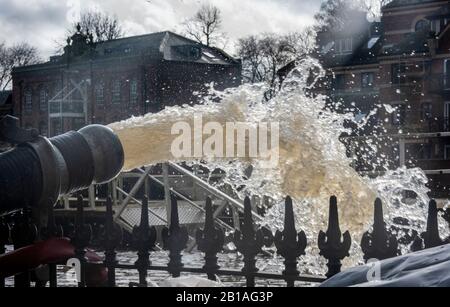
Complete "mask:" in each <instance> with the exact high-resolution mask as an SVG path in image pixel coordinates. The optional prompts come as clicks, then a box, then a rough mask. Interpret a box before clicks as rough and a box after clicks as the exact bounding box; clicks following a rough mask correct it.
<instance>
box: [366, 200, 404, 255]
mask: <svg viewBox="0 0 450 307" xmlns="http://www.w3.org/2000/svg"><path fill="white" fill-rule="evenodd" d="M361 249H362V251H363V253H364V260H366V261H369V260H370V259H377V260H385V259H389V258H393V257H396V256H397V255H398V241H397V238H396V237H395V236H394V235H393V234H392V233H390V232H389V231H388V230H387V229H386V224H385V222H384V216H383V203H382V202H381V199H379V198H377V200H376V201H375V206H374V223H373V230H372V232H366V233H364V235H363V237H362V240H361Z"/></svg>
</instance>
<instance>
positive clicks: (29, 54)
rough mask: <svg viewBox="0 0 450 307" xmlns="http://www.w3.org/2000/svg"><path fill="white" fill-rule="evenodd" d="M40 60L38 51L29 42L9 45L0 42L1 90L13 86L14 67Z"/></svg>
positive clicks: (35, 62)
mask: <svg viewBox="0 0 450 307" xmlns="http://www.w3.org/2000/svg"><path fill="white" fill-rule="evenodd" d="M39 62H40V58H39V56H38V51H37V49H36V48H35V47H32V46H30V45H28V44H27V43H20V44H16V45H13V46H12V47H7V46H6V45H5V43H0V90H2V91H4V90H6V89H8V88H10V86H11V81H12V75H11V73H12V70H13V68H14V67H20V66H25V65H32V64H37V63H39Z"/></svg>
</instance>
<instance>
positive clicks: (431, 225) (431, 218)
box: [411, 200, 448, 251]
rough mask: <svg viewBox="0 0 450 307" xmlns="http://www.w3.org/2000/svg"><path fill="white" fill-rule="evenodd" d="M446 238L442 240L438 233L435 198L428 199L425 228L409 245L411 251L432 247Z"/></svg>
mask: <svg viewBox="0 0 450 307" xmlns="http://www.w3.org/2000/svg"><path fill="white" fill-rule="evenodd" d="M447 241H448V240H442V239H441V237H440V235H439V224H438V209H437V204H436V201H435V200H430V203H429V205H428V219H427V230H426V232H424V233H422V234H421V235H420V236H418V237H416V239H415V240H414V243H413V245H412V247H411V249H412V250H413V251H419V250H423V249H428V248H433V247H437V246H441V245H444V244H446V243H447Z"/></svg>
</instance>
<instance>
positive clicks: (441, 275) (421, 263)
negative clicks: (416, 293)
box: [321, 245, 450, 287]
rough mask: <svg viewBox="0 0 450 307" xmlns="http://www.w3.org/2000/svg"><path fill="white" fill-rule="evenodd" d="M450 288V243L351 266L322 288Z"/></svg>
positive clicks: (325, 283)
mask: <svg viewBox="0 0 450 307" xmlns="http://www.w3.org/2000/svg"><path fill="white" fill-rule="evenodd" d="M352 286H356V287H450V245H445V246H441V247H437V248H432V249H428V250H424V251H421V252H417V253H413V254H408V255H404V256H400V257H397V258H392V259H388V260H384V261H381V262H372V263H371V264H368V265H365V266H360V267H356V268H352V269H349V270H347V271H345V272H342V273H340V274H338V275H336V276H334V277H333V278H331V279H329V280H328V281H326V282H324V283H323V284H322V285H321V287H352Z"/></svg>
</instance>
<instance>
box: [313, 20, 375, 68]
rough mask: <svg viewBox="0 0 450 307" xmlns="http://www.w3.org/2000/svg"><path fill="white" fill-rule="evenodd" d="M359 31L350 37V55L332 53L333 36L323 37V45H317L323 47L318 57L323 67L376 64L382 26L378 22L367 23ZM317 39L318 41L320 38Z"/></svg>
mask: <svg viewBox="0 0 450 307" xmlns="http://www.w3.org/2000/svg"><path fill="white" fill-rule="evenodd" d="M359 31H360V33H359V34H358V35H356V36H353V35H352V38H353V44H354V46H353V47H354V48H353V51H352V52H351V53H344V54H339V53H336V52H335V51H334V48H335V46H334V44H335V40H334V39H335V36H334V35H325V36H324V41H323V43H322V44H321V43H320V42H319V45H320V44H321V45H322V47H323V49H322V51H321V53H320V55H319V57H320V59H321V60H322V62H323V63H324V64H325V66H327V67H338V66H353V65H368V64H374V63H377V56H378V54H379V52H380V50H381V46H382V38H381V36H382V24H381V23H379V22H372V23H369V22H367V23H366V25H365V27H363V28H362V29H359ZM318 39H319V40H320V37H318ZM324 43H326V45H324ZM323 45H324V46H323Z"/></svg>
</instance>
